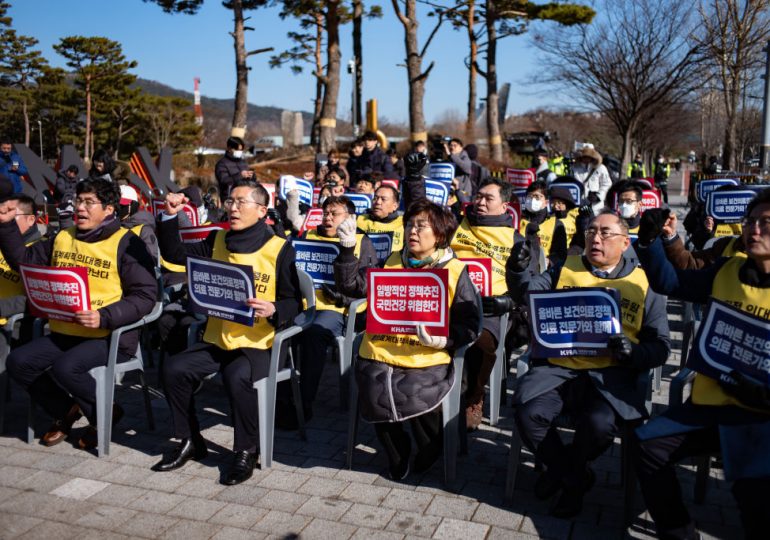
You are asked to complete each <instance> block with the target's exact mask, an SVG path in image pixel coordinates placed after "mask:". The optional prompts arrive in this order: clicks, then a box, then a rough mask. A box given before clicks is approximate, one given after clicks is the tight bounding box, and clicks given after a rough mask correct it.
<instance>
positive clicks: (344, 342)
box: [335, 298, 366, 411]
mask: <svg viewBox="0 0 770 540" xmlns="http://www.w3.org/2000/svg"><path fill="white" fill-rule="evenodd" d="M365 303H366V298H359V299H358V300H353V301H352V302H351V303H350V306H348V318H347V321H346V322H345V333H344V335H342V336H338V337H336V338H335V341H336V342H337V344H336V345H337V360H338V361H339V366H340V407H341V408H342V410H343V411H346V410H347V409H348V398H349V397H350V377H351V373H350V366H351V364H352V359H353V341H354V340H355V339H356V313H357V312H358V308H359V307H361V306H362V305H363V304H365Z"/></svg>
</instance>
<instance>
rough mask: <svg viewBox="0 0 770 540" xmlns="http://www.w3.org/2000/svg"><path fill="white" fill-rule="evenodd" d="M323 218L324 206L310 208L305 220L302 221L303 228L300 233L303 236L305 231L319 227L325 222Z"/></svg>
mask: <svg viewBox="0 0 770 540" xmlns="http://www.w3.org/2000/svg"><path fill="white" fill-rule="evenodd" d="M323 219H324V211H323V208H311V209H309V210H308V211H307V214H305V221H304V222H303V223H302V228H301V229H300V230H299V235H300V236H302V234H303V233H304V232H305V231H309V230H310V229H315V228H317V227H318V226H319V225H320V224H321V223H322V222H323Z"/></svg>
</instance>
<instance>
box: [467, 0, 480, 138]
mask: <svg viewBox="0 0 770 540" xmlns="http://www.w3.org/2000/svg"><path fill="white" fill-rule="evenodd" d="M475 8H476V3H475V0H470V1H469V2H468V13H467V18H466V23H465V24H466V26H467V29H468V43H469V45H470V56H469V63H468V115H467V117H466V119H465V139H466V144H468V143H470V142H475V140H476V100H477V97H476V62H477V60H478V52H479V45H478V43H477V42H476V34H474V29H473V23H474V20H473V18H474V16H475Z"/></svg>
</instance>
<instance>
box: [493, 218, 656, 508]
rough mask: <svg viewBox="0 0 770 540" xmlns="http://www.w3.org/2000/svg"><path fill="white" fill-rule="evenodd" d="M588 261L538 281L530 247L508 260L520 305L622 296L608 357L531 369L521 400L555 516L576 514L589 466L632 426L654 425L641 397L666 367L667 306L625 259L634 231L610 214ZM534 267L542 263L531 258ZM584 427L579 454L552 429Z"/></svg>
mask: <svg viewBox="0 0 770 540" xmlns="http://www.w3.org/2000/svg"><path fill="white" fill-rule="evenodd" d="M585 241H586V246H585V251H584V253H583V255H571V256H569V257H567V260H566V261H565V263H564V265H563V266H561V267H559V266H555V267H551V268H549V269H548V270H547V271H546V272H544V273H542V274H540V275H537V276H531V275H530V272H529V270H528V267H529V259H530V257H531V256H530V254H529V253H528V251H529V250H528V247H527V245H526V243H523V244H517V245H516V247H514V250H513V253H512V254H511V257H510V258H509V259H508V268H509V274H508V290H509V291H510V292H511V294H512V295H513V296H514V300H516V301H518V302H522V301H523V299H524V295H525V294H526V292H528V291H537V290H552V289H573V288H579V287H607V288H613V289H617V290H618V291H619V293H620V297H621V299H620V309H621V317H622V328H623V333H622V334H620V335H613V336H611V337H609V339H608V343H609V350H610V354H608V355H606V356H597V357H584V356H566V355H554V357H552V358H532V359H531V368H530V370H529V371H528V372H527V373H526V374H525V375H524V376H523V377H522V378H521V379H520V380H519V384H518V387H517V390H516V392H515V393H514V405H515V406H516V411H515V420H516V427H517V429H518V430H519V433H520V435H521V438H522V441H523V442H524V444H525V445H526V446H527V448H528V449H530V450H531V451H532V452H534V454H535V456H536V457H537V458H538V459H539V460H540V461H541V462H542V463H543V464H544V465H545V466H546V470H545V472H543V473H542V474H541V475H540V477H539V478H538V480H537V482H536V483H535V486H534V492H535V496H536V497H537V498H539V499H542V500H545V499H549V498H551V497H553V496H555V495H557V494H559V495H558V498H557V499H556V501H555V503H554V504H553V506H552V507H551V509H550V512H551V514H552V515H553V516H555V517H559V518H570V517H573V516H575V515H577V514H578V513H579V512H580V511H581V509H582V505H583V497H584V496H585V494H586V493H587V492H588V491H589V490H590V489H591V487H592V486H593V483H594V480H595V475H594V473H593V471H592V469H591V467H590V464H591V462H592V461H593V460H595V459H596V458H598V457H599V456H600V455H602V454H603V453H604V452H605V450H607V448H609V447H610V446H611V445H612V442H613V440H614V438H615V436H616V435H617V433H618V431H619V429H620V426H621V425H622V423H623V422H625V421H635V420H639V419H641V418H644V417H646V415H647V410H646V408H645V395H644V393H642V392H639V390H638V389H637V384H636V383H637V380H638V378H639V376H640V374H642V373H646V372H648V371H649V370H650V369H652V368H653V367H656V366H659V365H662V364H664V363H665V362H666V358H668V354H669V350H670V344H669V330H668V320H667V315H666V299H665V298H664V297H662V296H660V295H659V294H656V293H654V292H651V291H650V290H649V286H648V285H647V279H646V278H645V276H644V272H643V271H642V269H641V268H639V267H638V266H637V265H636V264H635V262H634V261H633V260H632V259H630V258H628V257H626V256H625V252H626V251H627V250H628V249H629V248H630V242H629V239H628V227H627V225H626V224H625V222H624V221H623V220H622V218H620V217H619V216H617V215H616V214H615V213H613V212H611V211H609V210H608V211H606V212H604V213H602V214H599V215H598V216H596V217H595V218H594V219H593V220H592V221H591V222H590V223H589V225H588V228H587V229H586V232H585ZM533 258H534V257H533ZM564 413H568V414H570V415H571V416H572V417H573V418H575V422H576V430H575V436H574V438H573V441H572V444H571V445H566V444H564V443H563V442H562V440H561V437H560V435H559V434H558V432H557V430H556V429H555V427H554V425H553V424H554V421H555V420H556V418H557V417H559V415H561V414H564Z"/></svg>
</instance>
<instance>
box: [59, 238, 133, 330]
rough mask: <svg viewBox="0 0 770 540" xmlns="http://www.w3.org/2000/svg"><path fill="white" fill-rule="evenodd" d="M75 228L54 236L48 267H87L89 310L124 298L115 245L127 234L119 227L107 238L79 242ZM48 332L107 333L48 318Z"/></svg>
mask: <svg viewBox="0 0 770 540" xmlns="http://www.w3.org/2000/svg"><path fill="white" fill-rule="evenodd" d="M75 230H76V229H75V227H70V228H69V229H65V230H63V231H61V232H60V233H59V234H57V235H56V239H55V240H54V242H53V253H52V255H51V266H56V267H65V266H80V267H83V268H85V269H86V270H88V294H89V296H90V297H91V309H92V310H94V311H95V310H98V309H100V308H103V307H106V306H109V305H110V304H114V303H115V302H117V301H118V300H120V299H121V298H122V297H123V287H122V285H121V283H120V275H119V274H118V245H119V244H120V240H121V239H122V238H123V237H124V236H125V235H127V234H129V233H130V231H129V230H128V229H123V228H120V229H118V230H117V231H116V232H115V233H114V234H113V235H112V236H110V237H109V238H105V239H104V240H101V241H99V242H90V243H89V242H82V241H80V240H78V239H77V238H76V237H75ZM49 326H50V327H51V332H56V333H58V334H66V335H68V336H82V337H90V338H96V337H104V336H108V335H109V334H110V331H109V330H107V329H105V328H86V327H85V326H81V325H79V324H76V323H70V322H65V321H57V320H55V319H51V320H50V321H49Z"/></svg>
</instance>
